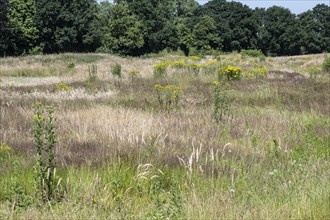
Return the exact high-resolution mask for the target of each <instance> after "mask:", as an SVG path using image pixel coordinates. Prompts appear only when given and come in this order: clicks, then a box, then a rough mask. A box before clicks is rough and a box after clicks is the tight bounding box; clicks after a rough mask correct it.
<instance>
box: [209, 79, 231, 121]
mask: <svg viewBox="0 0 330 220" xmlns="http://www.w3.org/2000/svg"><path fill="white" fill-rule="evenodd" d="M212 94H213V118H214V120H215V121H216V122H217V123H220V122H222V121H224V119H225V118H231V117H232V116H233V103H234V96H233V91H232V90H230V84H229V83H226V84H222V83H220V82H219V81H214V82H213V91H212Z"/></svg>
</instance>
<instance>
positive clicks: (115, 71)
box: [111, 63, 121, 78]
mask: <svg viewBox="0 0 330 220" xmlns="http://www.w3.org/2000/svg"><path fill="white" fill-rule="evenodd" d="M111 73H112V75H113V76H115V77H118V78H121V65H120V64H118V63H116V64H115V65H113V66H112V67H111Z"/></svg>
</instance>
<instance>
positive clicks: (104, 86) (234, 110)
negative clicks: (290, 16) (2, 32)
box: [0, 50, 330, 219]
mask: <svg viewBox="0 0 330 220" xmlns="http://www.w3.org/2000/svg"><path fill="white" fill-rule="evenodd" d="M328 57H329V54H318V55H303V56H291V57H265V56H263V55H262V54H260V53H258V52H257V51H248V50H247V51H242V52H241V53H230V54H223V55H219V56H191V57H184V56H179V55H170V54H166V55H162V56H149V57H141V58H133V57H127V58H123V57H119V56H114V55H109V54H101V53H100V54H73V53H72V54H71V53H66V54H58V55H35V56H25V57H17V58H12V57H7V58H1V59H0V107H1V110H0V122H1V123H0V219H16V218H22V219H60V218H61V219H62V218H65V219H85V218H88V219H105V218H110V219H113V218H116V219H119V218H120V219H167V218H170V219H181V218H183V219H186V218H187V219H240V218H244V219H327V218H329V216H330V210H329V207H330V185H329V178H330V172H329V170H330V164H329V162H330V160H329V159H330V86H329V85H330V74H329V58H328ZM49 106H52V107H49Z"/></svg>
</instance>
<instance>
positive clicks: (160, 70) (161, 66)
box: [153, 62, 170, 78]
mask: <svg viewBox="0 0 330 220" xmlns="http://www.w3.org/2000/svg"><path fill="white" fill-rule="evenodd" d="M169 65H170V63H169V62H161V63H157V64H156V65H155V66H154V67H153V71H154V76H155V77H157V78H159V77H163V76H165V75H166V71H167V67H168V66H169Z"/></svg>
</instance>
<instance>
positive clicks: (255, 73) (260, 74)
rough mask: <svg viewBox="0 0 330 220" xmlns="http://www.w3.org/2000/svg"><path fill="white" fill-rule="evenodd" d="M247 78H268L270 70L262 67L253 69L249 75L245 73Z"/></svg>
mask: <svg viewBox="0 0 330 220" xmlns="http://www.w3.org/2000/svg"><path fill="white" fill-rule="evenodd" d="M243 74H244V75H245V77H247V78H250V79H253V78H257V79H260V78H266V77H267V75H268V69H267V68H266V67H260V68H253V69H252V70H250V71H249V72H247V73H243Z"/></svg>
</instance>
